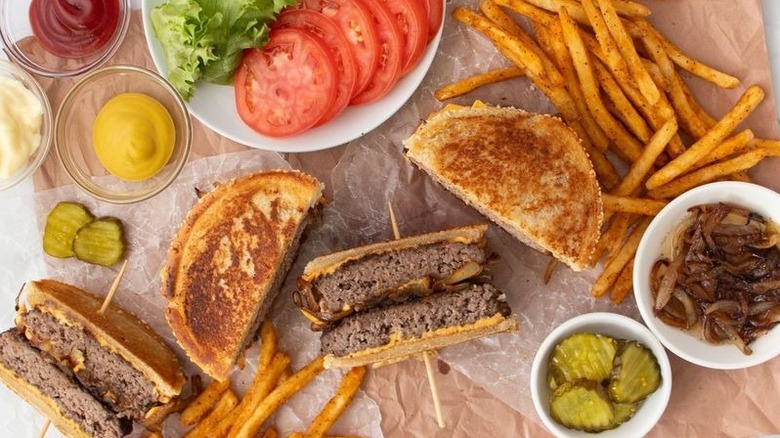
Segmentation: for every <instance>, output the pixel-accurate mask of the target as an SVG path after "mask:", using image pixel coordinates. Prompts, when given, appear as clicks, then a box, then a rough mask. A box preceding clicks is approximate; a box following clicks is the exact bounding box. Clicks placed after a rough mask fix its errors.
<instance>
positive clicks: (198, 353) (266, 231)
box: [161, 170, 322, 380]
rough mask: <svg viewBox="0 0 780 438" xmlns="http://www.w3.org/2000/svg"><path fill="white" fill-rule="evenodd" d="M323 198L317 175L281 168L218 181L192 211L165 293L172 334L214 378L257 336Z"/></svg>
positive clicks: (165, 276) (166, 272) (175, 245)
mask: <svg viewBox="0 0 780 438" xmlns="http://www.w3.org/2000/svg"><path fill="white" fill-rule="evenodd" d="M321 197H322V184H321V183H320V182H319V181H317V180H316V179H315V178H314V177H312V176H309V175H307V174H305V173H303V172H299V171H294V170H274V171H267V172H260V173H255V174H252V175H248V176H245V177H241V178H238V179H234V180H232V181H229V182H227V183H225V184H221V185H218V186H217V187H216V188H215V189H214V190H213V191H211V192H210V193H208V194H206V195H205V196H203V198H201V199H200V200H199V201H198V203H197V204H196V205H195V206H194V207H193V208H192V209H191V210H190V212H189V213H188V214H187V217H186V219H185V221H184V223H183V225H182V226H181V228H180V230H179V232H178V233H177V234H176V237H175V238H174V240H173V242H172V243H171V246H170V248H169V250H168V258H167V262H166V265H165V267H164V268H163V270H162V273H161V275H162V293H163V295H164V296H165V297H166V298H167V299H168V300H169V303H168V307H167V309H166V318H167V319H168V323H169V324H170V326H171V329H172V330H173V334H174V335H175V336H176V339H177V340H178V342H179V344H180V345H181V346H182V348H184V350H185V352H186V353H187V355H188V356H189V357H190V359H192V361H193V362H195V363H196V364H197V365H198V366H199V367H200V368H201V369H202V370H203V371H204V372H206V373H207V374H209V375H210V376H211V377H213V378H215V379H219V380H224V379H226V378H227V376H228V373H229V372H230V370H231V368H232V366H233V365H234V364H235V362H236V361H237V360H238V359H239V357H240V356H241V355H242V354H243V352H244V350H245V348H246V347H247V346H248V345H249V343H251V341H252V340H253V339H254V337H255V334H256V332H257V328H258V326H259V324H260V322H261V321H262V319H263V318H264V317H265V314H266V312H267V311H268V309H269V308H270V306H271V303H272V302H273V300H274V298H275V297H276V295H277V292H278V290H279V287H280V286H281V283H282V281H283V280H284V278H285V276H286V274H287V271H288V269H289V268H290V265H291V264H292V261H293V258H294V255H295V253H296V251H297V247H298V243H299V240H300V236H301V233H302V231H303V229H304V228H305V225H306V223H307V219H308V218H309V212H310V211H311V210H312V208H314V207H315V206H316V205H317V204H318V202H319V201H320V199H321Z"/></svg>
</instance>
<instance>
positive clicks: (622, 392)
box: [609, 341, 661, 403]
mask: <svg viewBox="0 0 780 438" xmlns="http://www.w3.org/2000/svg"><path fill="white" fill-rule="evenodd" d="M660 384H661V368H660V367H659V366H658V361H657V360H656V359H655V356H654V355H653V352H652V351H650V350H649V349H648V348H647V347H645V346H644V345H642V344H640V343H639V342H635V341H630V342H625V343H624V344H623V347H622V348H621V351H620V355H619V356H618V366H617V367H616V368H615V373H614V376H613V377H612V380H611V381H610V384H609V395H610V397H611V398H612V400H614V401H616V402H618V403H636V402H638V401H640V400H644V399H645V397H647V396H648V395H650V394H651V393H653V392H654V391H655V390H656V389H658V386H659V385H660Z"/></svg>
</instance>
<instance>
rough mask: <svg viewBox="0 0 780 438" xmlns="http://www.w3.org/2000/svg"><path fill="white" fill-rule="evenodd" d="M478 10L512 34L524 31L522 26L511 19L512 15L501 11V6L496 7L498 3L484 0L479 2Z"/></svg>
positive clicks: (519, 33)
mask: <svg viewBox="0 0 780 438" xmlns="http://www.w3.org/2000/svg"><path fill="white" fill-rule="evenodd" d="M479 10H480V11H482V13H483V14H485V16H486V17H488V18H489V19H491V20H493V22H494V23H496V24H497V25H499V26H500V27H501V28H502V29H504V30H505V31H507V32H509V33H511V34H513V35H521V34H524V33H525V31H524V30H523V28H522V27H520V25H519V24H517V22H516V21H515V20H513V19H512V17H510V16H509V15H507V14H506V12H504V11H502V10H501V8H499V7H498V4H497V3H495V2H494V1H493V0H484V1H483V2H482V3H480V5H479Z"/></svg>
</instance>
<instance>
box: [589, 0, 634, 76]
mask: <svg viewBox="0 0 780 438" xmlns="http://www.w3.org/2000/svg"><path fill="white" fill-rule="evenodd" d="M595 1H596V0H582V9H583V10H584V11H585V15H586V16H587V18H588V21H589V22H590V26H591V27H592V28H593V33H594V34H595V35H596V40H597V41H598V43H599V47H600V48H601V53H603V54H604V63H605V64H606V65H607V67H608V68H609V70H610V71H611V72H612V74H613V75H615V77H616V78H617V79H618V81H620V82H623V83H625V84H628V85H629V86H634V84H635V81H634V79H633V78H632V77H631V74H630V72H629V69H628V63H627V62H626V59H625V58H623V55H622V54H621V53H620V49H619V48H618V46H617V43H616V42H615V39H614V38H613V37H612V34H611V33H610V32H609V28H608V27H607V23H606V22H605V21H604V16H603V15H601V11H600V10H599V8H598V6H596V3H594V2H595ZM605 91H606V90H605Z"/></svg>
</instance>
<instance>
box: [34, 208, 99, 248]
mask: <svg viewBox="0 0 780 438" xmlns="http://www.w3.org/2000/svg"><path fill="white" fill-rule="evenodd" d="M94 219H95V216H92V213H90V212H89V210H87V207H85V206H83V205H81V204H79V203H76V202H60V203H58V204H57V205H55V206H54V208H53V209H52V210H51V212H50V213H49V215H48V216H46V227H45V228H44V231H43V251H44V252H45V253H46V254H48V255H50V256H52V257H59V258H63V259H64V258H68V257H73V256H74V255H75V254H74V252H73V239H74V238H75V237H76V232H77V231H78V230H79V228H81V227H83V226H84V225H86V224H88V223H90V222H92V221H93V220H94Z"/></svg>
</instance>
